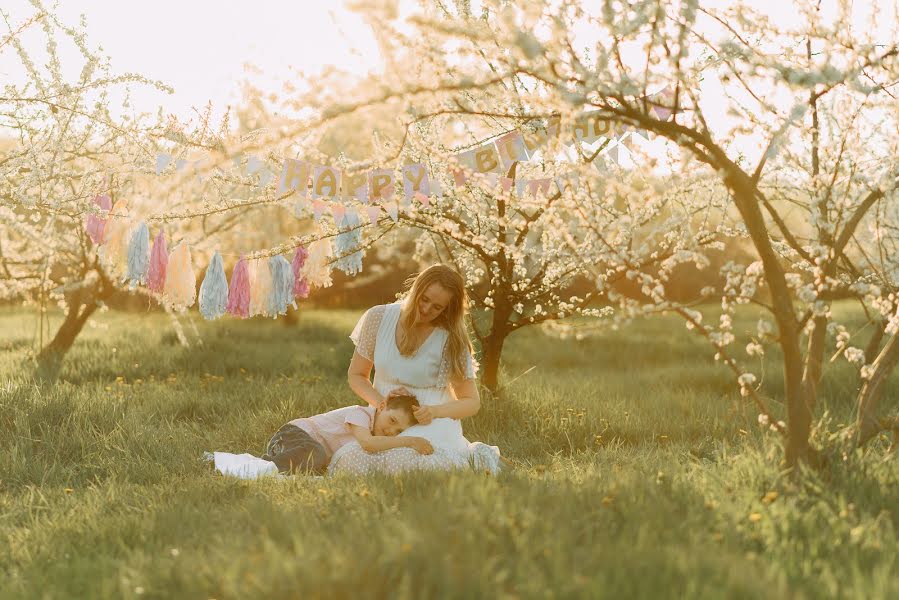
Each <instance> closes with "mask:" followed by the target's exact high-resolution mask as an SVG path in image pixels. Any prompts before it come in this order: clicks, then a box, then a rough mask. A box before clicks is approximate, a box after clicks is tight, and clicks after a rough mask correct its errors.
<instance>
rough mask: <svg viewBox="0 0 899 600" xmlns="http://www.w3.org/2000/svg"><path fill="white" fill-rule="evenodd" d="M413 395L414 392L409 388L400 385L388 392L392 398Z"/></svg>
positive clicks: (388, 395)
mask: <svg viewBox="0 0 899 600" xmlns="http://www.w3.org/2000/svg"><path fill="white" fill-rule="evenodd" d="M411 395H412V392H410V391H409V390H407V389H406V388H405V387H403V386H400V387H398V388H393V389H392V390H390V392H389V393H388V394H387V397H388V398H392V397H393V396H411Z"/></svg>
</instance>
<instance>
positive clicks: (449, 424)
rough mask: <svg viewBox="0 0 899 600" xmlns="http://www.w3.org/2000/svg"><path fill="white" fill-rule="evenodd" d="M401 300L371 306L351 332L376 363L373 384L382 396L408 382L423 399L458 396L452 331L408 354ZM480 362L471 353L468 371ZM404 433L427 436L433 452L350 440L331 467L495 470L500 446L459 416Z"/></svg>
mask: <svg viewBox="0 0 899 600" xmlns="http://www.w3.org/2000/svg"><path fill="white" fill-rule="evenodd" d="M402 306H403V305H402V301H399V302H394V303H392V304H381V305H378V306H373V307H372V308H370V309H368V311H366V313H365V314H364V315H362V318H361V319H359V322H358V323H357V324H356V327H355V328H354V329H353V332H352V334H350V339H352V340H353V343H354V344H356V352H358V353H359V354H360V355H361V356H363V357H365V358H367V359H368V360H371V361H372V362H373V363H374V368H375V377H374V382H373V385H374V388H375V389H376V390H377V391H378V393H379V394H381V395H382V396H385V397H386V396H387V394H388V392H390V390H392V389H394V388H397V387H401V386H402V387H405V388H406V389H408V390H409V392H411V393H412V394H413V395H415V397H416V398H417V399H418V402H419V404H421V405H422V406H425V405H437V404H445V403H447V402H452V401H455V400H456V396H455V395H454V393H453V390H452V386H451V385H450V383H449V373H450V371H451V369H450V363H449V360H448V356H447V354H448V353H447V352H446V351H445V350H446V342H447V339H448V336H449V332H448V331H447V330H446V329H443V328H441V327H436V328H435V329H434V330H433V331H432V332H431V334H430V335H429V336H428V338H427V339H426V340H425V341H424V343H423V344H422V345H421V346H420V347H419V348H418V350H417V351H416V352H415V354H414V355H413V356H408V357H407V356H403V355H401V354H400V351H399V349H398V348H397V346H396V328H397V322H398V321H399V317H400V311H401V310H402ZM476 373H477V364H476V362H475V360H474V357H473V356H471V354H470V353H469V354H468V357H467V363H466V372H465V376H466V378H469V379H474V378H475V376H476ZM400 435H404V436H417V437H423V438H425V439H427V440H428V441H429V442H431V445H432V446H433V447H434V453H433V454H428V455H425V454H419V453H418V452H417V451H416V450H414V449H412V448H393V449H391V450H385V451H382V452H377V453H371V454H370V453H368V452H366V451H365V450H363V449H362V447H361V446H359V443H358V442H351V443H349V444H346V445H345V446H343V447H341V448H339V449H338V450H337V452H335V453H334V456H333V457H332V458H331V463H330V465H329V466H328V473H329V474H334V473H343V472H349V473H354V474H364V473H369V472H375V471H376V472H385V473H398V472H401V471H405V470H410V469H438V470H447V469H454V468H468V467H471V466H474V467H477V468H482V469H485V470H489V471H491V472H496V471H497V470H498V467H499V449H498V448H497V447H495V446H488V445H486V444H482V443H480V442H475V443H471V442H469V441H468V440H467V439H465V436H464V435H463V434H462V423H461V422H460V421H459V420H457V419H449V418H439V419H434V420H433V421H431V423H429V424H428V425H413V426H412V427H410V428H408V429H406V430H405V431H404V432H402V433H401V434H400Z"/></svg>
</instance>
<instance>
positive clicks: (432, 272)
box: [397, 264, 474, 378]
mask: <svg viewBox="0 0 899 600" xmlns="http://www.w3.org/2000/svg"><path fill="white" fill-rule="evenodd" d="M432 283H437V284H440V287H442V288H444V289H445V290H446V291H448V292H449V293H450V301H449V303H447V305H446V306H445V307H444V309H443V311H442V312H441V313H440V314H439V315H438V316H437V317H436V318H435V319H434V320H433V321H432V323H433V324H434V326H435V327H442V328H444V329H446V330H447V332H448V334H449V335H448V336H447V351H448V352H449V364H450V368H451V377H454V378H462V377H464V375H465V362H466V359H465V351H466V350H467V351H468V352H470V353H471V355H472V357H474V347H473V346H472V344H471V339H470V338H469V337H468V329H467V328H466V326H465V318H466V316H467V315H468V292H466V290H465V281H464V280H463V279H462V276H461V275H459V273H457V272H456V270H455V269H453V268H451V267H448V266H446V265H440V264H437V265H431V266H430V267H428V268H427V269H425V270H424V271H422V272H421V273H419V274H418V275H417V276H413V277H410V278H409V279H407V280H406V282H405V287H406V288H407V290H408V291H407V293H406V294H405V302H404V303H403V309H402V312H401V313H400V322H401V323H402V325H403V326H402V328H401V331H400V339H399V343H398V344H397V348H399V351H400V354H402V355H403V356H411V355H412V354H413V353H414V352H415V351H416V348H415V346H414V343H415V342H414V341H413V340H412V336H410V335H409V332H410V331H412V327H413V326H415V325H416V322H415V318H416V312H417V311H416V310H415V307H416V306H418V302H419V300H421V296H422V294H424V293H425V290H427V289H428V287H429V286H430V285H431V284H432Z"/></svg>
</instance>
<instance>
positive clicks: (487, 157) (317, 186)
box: [85, 87, 675, 320]
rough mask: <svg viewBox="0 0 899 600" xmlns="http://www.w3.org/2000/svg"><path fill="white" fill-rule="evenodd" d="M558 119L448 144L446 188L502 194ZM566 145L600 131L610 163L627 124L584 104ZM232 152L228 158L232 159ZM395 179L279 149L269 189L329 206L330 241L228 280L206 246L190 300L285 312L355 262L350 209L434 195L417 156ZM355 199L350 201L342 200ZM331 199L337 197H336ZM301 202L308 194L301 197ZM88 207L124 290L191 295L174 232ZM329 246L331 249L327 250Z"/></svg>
mask: <svg viewBox="0 0 899 600" xmlns="http://www.w3.org/2000/svg"><path fill="white" fill-rule="evenodd" d="M673 96H674V92H673V90H672V89H671V88H670V87H666V88H665V89H663V90H661V91H659V92H657V93H655V94H651V95H649V96H647V99H648V101H649V103H650V106H651V109H652V110H653V111H654V112H655V114H656V116H657V117H658V118H659V119H661V120H663V121H666V120H668V118H669V117H670V116H671V115H672V114H674V112H675V111H674V110H673V109H672V108H670V107H669V103H670V101H671V100H672V99H673ZM560 122H561V120H560V119H559V118H558V117H555V118H553V119H549V120H548V121H547V122H545V123H540V124H538V125H537V126H536V127H534V128H524V129H515V130H513V131H510V132H507V133H504V134H503V135H501V136H499V137H496V138H495V139H492V140H490V141H486V142H483V143H480V144H478V145H477V146H475V147H472V148H470V149H467V150H465V151H462V152H459V153H456V154H455V155H454V156H453V157H452V158H451V159H450V161H449V162H450V164H449V173H450V175H451V177H452V181H453V183H454V185H455V186H456V187H464V186H466V185H471V184H473V183H483V182H486V183H487V184H488V185H490V186H491V187H492V188H493V189H497V188H500V189H502V191H503V192H504V193H512V185H513V180H512V179H511V178H508V177H504V176H503V175H502V173H505V172H508V170H509V169H510V168H511V167H512V165H513V164H515V163H516V162H526V161H530V160H532V159H533V158H535V156H536V155H537V153H538V152H539V151H540V150H541V148H543V147H545V146H547V145H548V144H549V142H551V141H552V140H554V139H556V138H557V137H558V136H559V129H560ZM571 133H572V139H571V140H570V144H571V145H573V144H579V143H588V144H589V143H593V142H596V141H597V140H599V139H601V138H606V139H608V140H610V141H614V142H615V144H614V145H612V146H611V147H610V148H609V149H608V150H607V151H606V153H605V154H606V155H607V156H609V157H610V158H612V160H614V161H615V162H617V161H618V158H619V153H618V151H619V148H620V147H621V146H624V147H629V142H630V141H631V140H632V138H633V135H634V134H635V133H636V131H635V130H634V128H631V127H629V126H626V125H614V124H612V123H609V122H608V121H606V120H604V119H603V117H602V114H601V111H597V112H596V113H587V114H586V115H583V116H582V117H580V118H578V119H576V120H575V122H574V124H573V126H572V131H571ZM241 162H242V161H241V160H240V157H238V158H237V159H235V163H236V164H237V165H238V166H239V165H240V163H241ZM173 163H174V166H175V170H176V171H182V172H183V171H186V170H188V169H189V168H192V169H193V170H194V172H195V173H196V174H197V176H198V177H200V178H202V176H201V174H200V168H201V166H202V165H203V163H204V161H203V160H202V159H201V160H200V161H187V160H184V159H177V160H173V157H172V156H171V155H168V154H163V153H160V154H158V155H157V157H156V173H157V175H161V174H163V173H164V172H165V171H166V170H167V169H168V167H169V166H170V165H172V164H173ZM399 171H400V176H399V181H398V178H397V173H396V171H395V170H394V169H387V168H379V169H371V170H368V171H365V172H359V173H346V172H343V171H342V170H341V169H339V168H336V167H332V166H327V165H318V164H313V163H309V162H306V161H302V160H299V159H293V158H285V159H284V162H283V164H282V165H281V174H280V177H279V179H278V188H277V189H278V194H279V195H284V194H289V195H291V196H293V195H296V197H297V202H296V204H295V208H294V212H295V214H296V216H298V217H299V216H303V214H304V213H305V212H306V209H307V208H308V207H309V206H310V205H311V210H312V216H313V218H314V220H315V222H316V223H318V222H319V221H320V219H321V217H322V215H323V214H324V212H325V211H326V210H327V209H328V208H329V207H330V212H331V214H332V215H333V217H334V223H335V225H336V226H337V230H338V234H337V236H336V238H335V240H334V247H332V243H331V240H330V239H329V238H326V237H325V238H320V239H317V240H316V241H314V242H312V243H311V244H310V245H309V247H308V248H306V247H304V246H302V245H300V246H297V247H296V248H295V249H294V252H293V256H292V258H291V260H288V259H287V258H285V257H284V256H281V255H276V256H272V257H268V258H251V259H247V258H246V256H245V255H243V254H241V255H240V258H239V260H238V262H237V264H236V265H235V267H234V270H233V272H232V276H231V281H230V283H228V281H227V279H226V277H225V271H224V267H223V264H222V257H221V255H220V254H219V252H218V250H216V251H215V254H214V255H213V257H212V259H211V261H210V263H209V265H208V267H207V269H206V275H205V277H204V279H203V282H202V284H201V286H200V291H199V308H200V312H201V313H202V314H203V317H204V318H206V319H207V320H212V319H217V318H219V317H221V316H223V315H224V314H226V313H227V314H231V315H234V316H237V317H240V318H247V317H252V316H256V315H262V316H270V317H273V318H276V317H277V316H278V315H282V314H286V311H287V307H288V306H292V307H293V308H296V307H297V305H296V300H297V299H298V298H307V297H308V295H309V291H310V288H312V287H328V286H330V285H331V274H330V273H331V268H332V266H336V268H338V269H339V270H341V271H343V272H344V273H346V274H348V275H355V274H357V273H359V272H360V271H361V269H362V251H361V249H360V243H361V237H362V236H361V227H362V223H361V221H360V217H359V211H360V210H364V211H365V213H366V215H367V216H368V218H369V221H370V222H371V224H372V225H375V224H377V223H378V221H379V219H380V214H381V210H382V209H383V210H384V211H386V212H387V214H388V215H389V216H390V218H391V219H392V220H393V221H394V222H398V220H399V211H400V207H401V206H400V202H399V201H398V199H397V196H398V195H399V190H400V189H401V190H402V196H401V199H402V201H403V206H404V207H406V208H408V207H410V206H411V203H412V200H413V199H417V200H418V201H419V202H420V203H421V204H422V205H423V206H425V207H427V206H428V205H429V202H430V198H431V197H437V198H439V197H441V196H442V190H441V188H440V182H439V180H438V178H436V177H431V174H430V173H429V170H428V167H427V165H425V164H424V163H414V164H408V165H404V166H402V167H401V168H400V169H399ZM245 172H246V173H247V174H249V175H257V176H258V182H257V186H258V187H266V186H268V185H270V184H271V183H272V182H273V180H274V177H275V175H274V173H273V172H272V171H271V169H269V168H268V166H267V165H266V163H265V161H263V160H261V159H259V158H258V157H256V156H249V157H247V161H246V167H245ZM514 183H515V194H516V195H518V196H524V195H530V196H532V197H535V198H536V197H538V196H540V195H542V196H544V197H548V196H549V195H550V193H551V186H552V183H555V184H556V187H557V189H558V190H560V191H561V190H562V189H564V188H565V186H566V185H570V186H572V188H573V189H576V188H577V185H578V182H577V178H576V177H575V178H572V177H569V176H567V175H561V176H558V177H555V178H541V179H527V178H519V179H518V180H517V181H515V182H514ZM351 199H352V200H355V201H357V202H358V203H359V206H358V207H357V206H354V205H351V204H347V203H346V202H347V201H348V200H351ZM335 200H339V201H336V202H335ZM310 201H311V202H310ZM94 204H95V205H96V209H95V210H94V211H92V212H91V213H90V214H88V216H87V217H86V220H85V229H86V231H87V234H88V236H89V237H90V239H91V240H92V241H93V242H94V244H95V245H96V246H97V253H98V255H99V256H100V258H101V259H102V260H103V261H104V263H105V264H107V265H108V266H109V267H110V268H111V270H112V272H113V273H114V275H116V276H121V277H122V280H121V281H122V283H125V282H128V283H129V285H130V286H131V288H132V289H133V288H134V287H135V286H136V285H145V286H147V288H148V290H149V291H150V293H151V295H153V296H154V297H156V298H157V299H158V301H159V302H160V303H161V304H162V305H164V306H166V307H168V308H170V309H172V310H176V311H181V312H183V311H185V310H187V308H189V307H191V306H193V304H194V303H195V301H196V300H197V292H196V278H195V275H194V269H193V263H192V258H191V253H190V247H189V245H188V244H187V243H186V242H184V241H182V242H180V243H179V244H178V245H177V246H176V247H175V248H174V250H172V252H171V253H169V252H168V249H167V245H166V239H165V235H164V232H163V231H162V230H160V231H159V233H158V234H157V236H156V238H155V239H154V241H153V243H152V245H151V244H150V233H149V228H148V226H147V224H146V222H145V221H143V220H140V221H138V219H137V218H136V216H135V215H131V214H130V212H129V209H128V205H127V201H126V200H124V199H122V200H119V201H118V202H116V204H115V206H110V205H111V200H110V198H109V196H108V195H105V194H99V195H97V197H96V198H95V199H94ZM335 254H336V257H335Z"/></svg>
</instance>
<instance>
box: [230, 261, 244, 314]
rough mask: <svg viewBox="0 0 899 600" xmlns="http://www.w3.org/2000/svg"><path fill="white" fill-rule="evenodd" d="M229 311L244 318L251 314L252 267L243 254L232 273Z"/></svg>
mask: <svg viewBox="0 0 899 600" xmlns="http://www.w3.org/2000/svg"><path fill="white" fill-rule="evenodd" d="M227 311H228V312H229V313H231V314H232V315H234V316H236V317H240V318H242V319H246V318H247V317H248V316H250V269H249V268H248V267H247V261H246V259H244V257H243V256H241V257H240V260H238V261H237V265H236V266H235V267H234V273H233V274H232V275H231V285H230V287H229V288H228V306H227Z"/></svg>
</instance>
